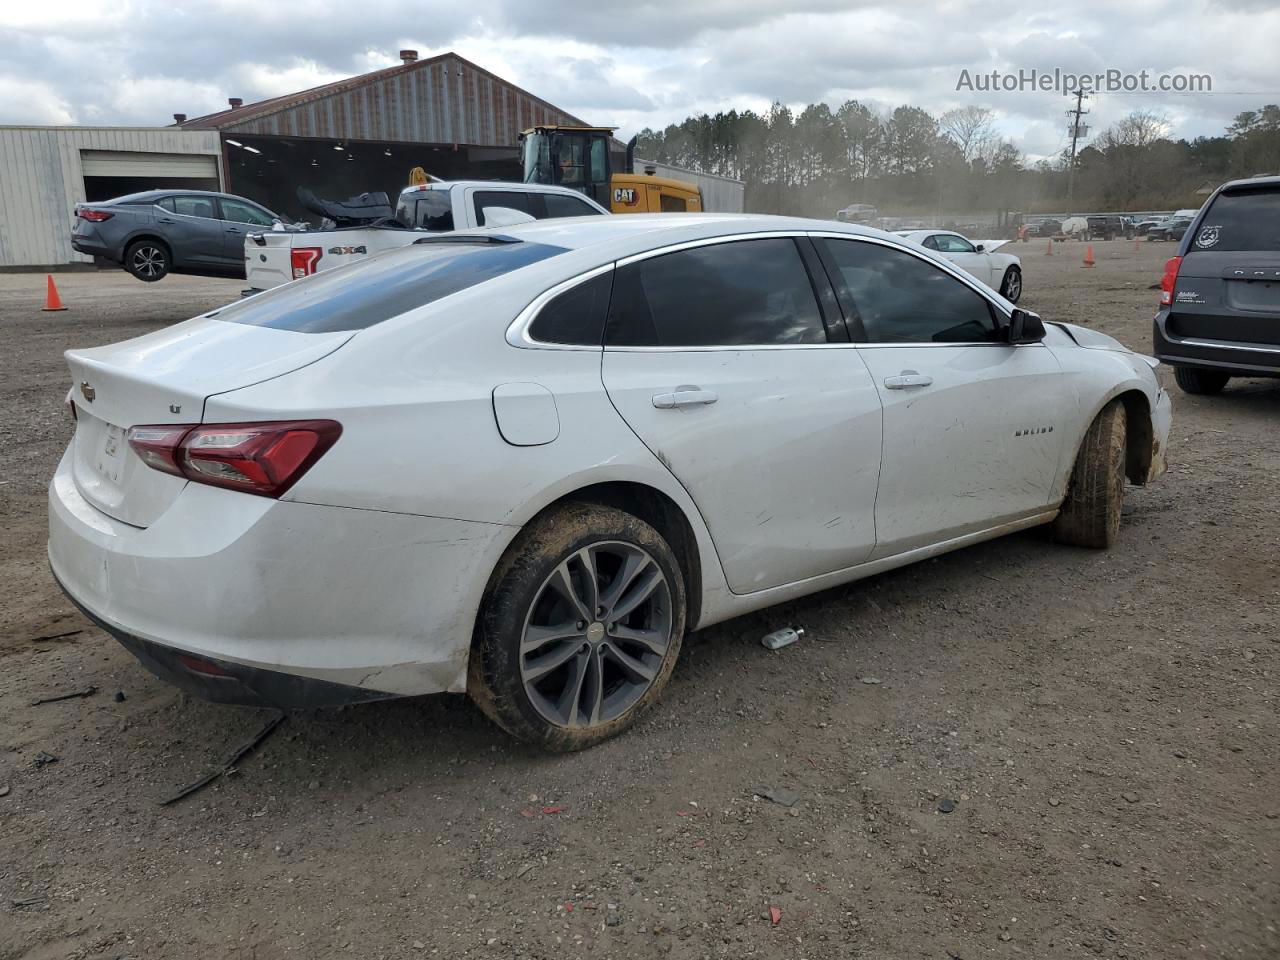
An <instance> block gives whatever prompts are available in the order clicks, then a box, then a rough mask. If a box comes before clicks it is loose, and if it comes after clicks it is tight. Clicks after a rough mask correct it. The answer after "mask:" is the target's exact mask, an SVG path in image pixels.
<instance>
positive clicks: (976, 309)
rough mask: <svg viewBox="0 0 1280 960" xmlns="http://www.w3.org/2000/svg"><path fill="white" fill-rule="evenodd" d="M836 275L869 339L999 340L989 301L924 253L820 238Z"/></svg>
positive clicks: (892, 341) (925, 341)
mask: <svg viewBox="0 0 1280 960" xmlns="http://www.w3.org/2000/svg"><path fill="white" fill-rule="evenodd" d="M821 242H822V243H823V244H824V245H825V248H826V250H827V252H828V254H829V256H830V259H831V261H832V263H833V264H834V266H835V268H836V276H835V277H832V280H834V281H835V282H836V285H837V287H839V288H840V295H841V298H842V299H843V300H844V301H845V303H846V307H847V309H849V310H850V311H851V312H852V313H853V314H855V315H856V317H857V319H858V320H859V321H861V324H862V329H863V332H864V333H865V335H866V339H867V341H868V342H870V343H990V342H996V341H999V339H1000V336H999V331H998V328H997V327H996V322H995V317H994V314H993V313H992V310H991V307H990V305H989V304H988V303H987V301H986V300H985V299H984V298H983V297H981V296H979V295H978V294H977V293H976V292H975V291H974V290H973V289H972V288H970V287H968V286H967V285H965V284H964V283H961V282H960V281H959V280H957V279H956V278H955V277H953V276H951V275H950V274H949V273H946V272H944V271H943V270H941V269H940V268H938V267H936V266H934V265H933V264H931V263H929V262H927V261H926V260H924V259H922V258H921V257H917V256H914V255H912V254H910V253H907V252H906V251H905V250H898V249H895V248H893V247H886V246H883V245H881V244H878V243H867V242H865V241H861V240H832V239H826V240H822V241H821Z"/></svg>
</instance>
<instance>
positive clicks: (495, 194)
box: [244, 180, 609, 296]
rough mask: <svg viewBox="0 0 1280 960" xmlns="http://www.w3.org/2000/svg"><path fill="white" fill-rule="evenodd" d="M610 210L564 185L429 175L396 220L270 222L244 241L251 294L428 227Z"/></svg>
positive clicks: (404, 240) (409, 190) (400, 206)
mask: <svg viewBox="0 0 1280 960" xmlns="http://www.w3.org/2000/svg"><path fill="white" fill-rule="evenodd" d="M384 209H385V208H384ZM608 212H609V211H608V210H606V209H604V207H602V206H600V204H598V203H596V202H595V201H593V200H591V199H589V198H587V197H585V196H583V195H582V194H581V193H578V192H577V191H576V190H570V189H569V188H567V187H553V186H544V185H542V184H535V183H503V182H498V181H489V180H454V181H437V182H435V183H424V184H422V185H421V186H416V187H405V189H403V190H401V191H400V199H399V202H398V203H397V204H396V216H395V219H394V221H388V222H385V223H381V224H377V225H374V226H358V227H338V228H335V229H332V230H301V231H293V230H283V229H281V230H267V231H263V232H261V233H251V234H249V235H248V236H247V237H245V241H244V261H245V263H244V266H245V271H244V272H245V279H246V280H248V289H247V290H245V291H244V293H245V295H246V296H250V295H252V294H255V293H261V292H262V291H263V290H269V289H271V288H272V287H278V286H279V285H280V284H282V283H288V282H289V281H290V280H297V279H300V278H302V277H308V276H310V275H311V274H313V273H319V272H320V271H322V270H332V269H333V268H334V267H341V266H343V265H344V264H348V263H354V262H355V261H357V260H363V259H365V258H366V257H371V256H373V255H374V254H376V253H382V252H383V251H384V250H392V249H394V248H396V247H403V246H407V245H409V244H410V243H413V241H414V240H416V239H418V238H419V237H421V236H422V234H423V233H424V232H431V233H442V232H446V231H449V230H462V229H465V228H467V227H483V226H485V225H486V223H487V224H488V225H489V226H495V225H510V224H512V223H516V222H520V221H524V220H528V219H533V220H543V219H547V218H551V217H586V216H594V215H597V214H607V213H608Z"/></svg>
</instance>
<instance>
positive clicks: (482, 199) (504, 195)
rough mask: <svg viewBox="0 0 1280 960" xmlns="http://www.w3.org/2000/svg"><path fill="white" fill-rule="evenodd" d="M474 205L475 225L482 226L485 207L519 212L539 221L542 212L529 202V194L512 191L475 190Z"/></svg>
mask: <svg viewBox="0 0 1280 960" xmlns="http://www.w3.org/2000/svg"><path fill="white" fill-rule="evenodd" d="M474 203H475V205H476V223H478V224H480V226H482V227H483V226H484V208H485V207H506V208H507V209H509V210H519V211H520V212H521V213H527V214H528V215H529V216H531V217H535V218H538V219H541V215H542V211H541V210H535V209H534V208H533V206H532V204H531V203H530V202H529V194H527V193H519V192H517V191H514V190H477V191H476V192H475V197H474Z"/></svg>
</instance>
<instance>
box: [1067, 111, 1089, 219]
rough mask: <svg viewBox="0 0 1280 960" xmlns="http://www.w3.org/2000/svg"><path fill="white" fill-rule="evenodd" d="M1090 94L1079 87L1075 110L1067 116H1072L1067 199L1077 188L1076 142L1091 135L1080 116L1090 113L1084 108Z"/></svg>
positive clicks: (1068, 112) (1069, 198)
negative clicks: (1082, 124) (1081, 121)
mask: <svg viewBox="0 0 1280 960" xmlns="http://www.w3.org/2000/svg"><path fill="white" fill-rule="evenodd" d="M1088 96H1089V95H1088V94H1087V93H1085V92H1084V91H1083V90H1080V89H1077V90H1076V92H1075V98H1076V107H1075V109H1074V110H1068V111H1067V116H1068V117H1071V118H1072V119H1071V162H1070V163H1069V164H1068V165H1067V200H1068V201H1070V200H1071V194H1072V193H1073V192H1074V190H1075V185H1076V142H1077V141H1078V140H1080V139H1081V138H1082V137H1087V136H1088V135H1089V128H1088V127H1081V126H1080V118H1081V117H1082V116H1083V115H1084V114H1086V113H1088V112H1089V111H1088V110H1085V109H1083V106H1084V101H1085V98H1086V97H1088Z"/></svg>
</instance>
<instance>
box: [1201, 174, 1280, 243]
mask: <svg viewBox="0 0 1280 960" xmlns="http://www.w3.org/2000/svg"><path fill="white" fill-rule="evenodd" d="M1197 250H1268V251H1277V250H1280V189H1270V190H1233V191H1232V192H1230V193H1220V194H1218V198H1217V199H1216V200H1214V201H1213V206H1211V207H1210V208H1209V209H1208V211H1207V212H1206V213H1205V215H1204V219H1203V220H1201V221H1200V226H1199V227H1197V228H1196V233H1195V236H1194V237H1193V238H1192V240H1191V243H1190V245H1189V246H1188V247H1187V252H1188V253H1194V252H1196V251H1197Z"/></svg>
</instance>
